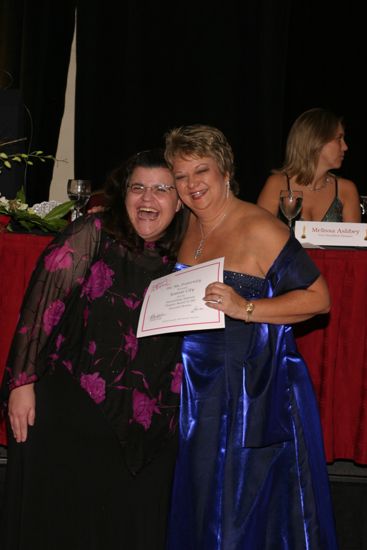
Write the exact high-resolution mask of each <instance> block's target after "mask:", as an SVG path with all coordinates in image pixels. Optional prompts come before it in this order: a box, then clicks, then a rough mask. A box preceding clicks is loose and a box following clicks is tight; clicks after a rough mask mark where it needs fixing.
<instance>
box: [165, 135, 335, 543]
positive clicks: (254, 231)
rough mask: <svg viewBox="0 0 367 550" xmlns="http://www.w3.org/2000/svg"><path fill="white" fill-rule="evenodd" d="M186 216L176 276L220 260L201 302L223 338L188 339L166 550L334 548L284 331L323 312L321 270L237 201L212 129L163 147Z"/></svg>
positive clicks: (266, 219)
mask: <svg viewBox="0 0 367 550" xmlns="http://www.w3.org/2000/svg"><path fill="white" fill-rule="evenodd" d="M166 158H167V160H168V162H169V164H170V165H171V166H172V168H173V173H174V176H175V179H176V187H177V190H178V193H179V195H180V198H181V200H182V201H183V202H184V203H185V204H186V206H187V207H188V208H189V209H190V210H191V217H190V221H189V227H188V231H187V233H186V236H185V238H184V241H183V244H182V246H181V249H180V252H179V257H178V262H177V264H176V269H178V270H179V269H185V267H187V266H188V265H195V264H198V263H200V262H204V261H208V260H211V259H213V258H217V257H221V256H223V257H224V258H225V271H224V282H223V283H221V282H213V283H211V284H210V285H208V287H207V288H206V292H205V296H204V298H203V299H204V300H205V302H206V304H207V306H208V307H210V308H214V309H218V310H220V311H223V312H224V313H225V328H224V329H219V330H218V329H217V330H211V331H210V330H209V331H196V332H193V333H186V335H185V337H184V344H183V364H184V379H183V385H182V393H181V413H180V442H179V455H178V461H177V465H176V472H175V481H174V488H173V495H172V508H171V517H170V526H169V535H168V540H169V542H168V548H169V550H286V549H287V550H304V549H306V548H307V549H308V550H316V549H317V550H321V549H322V550H331V549H333V550H334V549H336V548H337V542H336V535H335V525H334V517H333V510H332V503H331V497H330V490H329V482H328V476H327V469H326V462H325V456H324V450H323V440H322V432H321V428H320V420H319V413H318V408H317V403H316V400H315V395H314V391H313V387H312V383H311V380H310V377H309V374H308V370H307V367H306V365H305V363H304V361H303V359H302V357H301V356H300V354H299V353H298V351H297V348H296V344H295V340H294V337H293V334H292V327H291V325H292V324H293V323H295V322H299V321H303V320H305V319H308V318H310V317H312V316H313V315H316V314H322V313H327V312H328V311H329V307H330V304H329V294H328V290H327V286H326V283H325V281H324V279H323V277H322V275H320V273H319V271H318V269H317V268H316V266H315V265H314V264H313V262H312V261H311V260H310V258H309V256H308V255H307V254H306V252H305V251H304V250H303V249H302V247H301V245H300V244H299V243H298V241H297V240H296V239H295V238H294V237H292V236H290V235H289V231H288V229H287V228H286V226H285V225H284V224H283V223H282V222H280V221H279V220H277V219H276V218H275V217H274V216H272V215H271V214H269V213H268V212H266V211H265V210H264V209H262V208H259V207H258V206H256V205H254V204H250V203H247V202H244V201H242V200H240V199H238V198H237V197H236V196H235V193H236V186H237V184H236V182H235V180H234V178H233V175H234V163H233V153H232V150H231V147H230V145H229V144H228V142H227V140H226V138H225V136H224V135H223V134H222V133H221V132H220V131H219V130H218V129H216V128H213V127H210V126H203V125H192V126H183V127H180V128H175V129H173V130H171V131H170V132H169V133H168V134H167V135H166Z"/></svg>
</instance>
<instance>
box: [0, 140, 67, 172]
mask: <svg viewBox="0 0 367 550" xmlns="http://www.w3.org/2000/svg"><path fill="white" fill-rule="evenodd" d="M3 145H4V144H3ZM34 159H37V160H39V161H40V162H46V160H52V161H55V160H56V159H55V157H54V156H52V155H46V154H45V153H44V152H43V151H32V153H14V154H10V155H9V154H8V153H5V152H4V151H1V152H0V174H1V172H2V171H3V169H4V167H5V168H7V169H8V170H10V169H11V168H12V167H13V164H12V163H14V162H16V163H18V164H21V163H24V164H28V165H30V166H33V164H34V162H33V160H34Z"/></svg>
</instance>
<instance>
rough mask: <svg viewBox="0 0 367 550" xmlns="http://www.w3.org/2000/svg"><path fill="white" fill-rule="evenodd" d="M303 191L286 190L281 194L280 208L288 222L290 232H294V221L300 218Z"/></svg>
mask: <svg viewBox="0 0 367 550" xmlns="http://www.w3.org/2000/svg"><path fill="white" fill-rule="evenodd" d="M302 201H303V193H302V191H293V190H292V189H285V190H283V191H281V192H280V198H279V207H280V210H281V212H282V213H283V215H284V216H285V217H286V218H287V220H288V225H289V230H290V231H292V221H293V220H294V218H296V217H297V216H298V214H299V213H300V212H301V209H302Z"/></svg>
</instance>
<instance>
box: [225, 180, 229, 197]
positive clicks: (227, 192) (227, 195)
mask: <svg viewBox="0 0 367 550" xmlns="http://www.w3.org/2000/svg"><path fill="white" fill-rule="evenodd" d="M226 186H227V191H226V199H228V197H229V181H227V183H226Z"/></svg>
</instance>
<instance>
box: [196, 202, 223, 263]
mask: <svg viewBox="0 0 367 550" xmlns="http://www.w3.org/2000/svg"><path fill="white" fill-rule="evenodd" d="M226 210H227V209H226ZM226 210H225V211H224V212H223V214H222V215H221V217H220V218H219V220H218V221H217V223H216V224H214V225H213V227H212V228H211V229H209V231H208V233H207V234H206V235H204V230H203V226H202V223H201V222H200V220H198V221H199V226H200V233H201V239H200V242H199V244H198V246H197V248H196V249H195V252H194V259H195V260H197V259H198V258H200V256H201V255H202V253H203V250H204V246H205V241H206V240H207V238H208V237H209V235H210V234H211V233H213V231H214V229H216V228H217V227H218V225H219V224H220V223H222V221H223V220H224V218H225V217H226V215H227V212H226Z"/></svg>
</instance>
